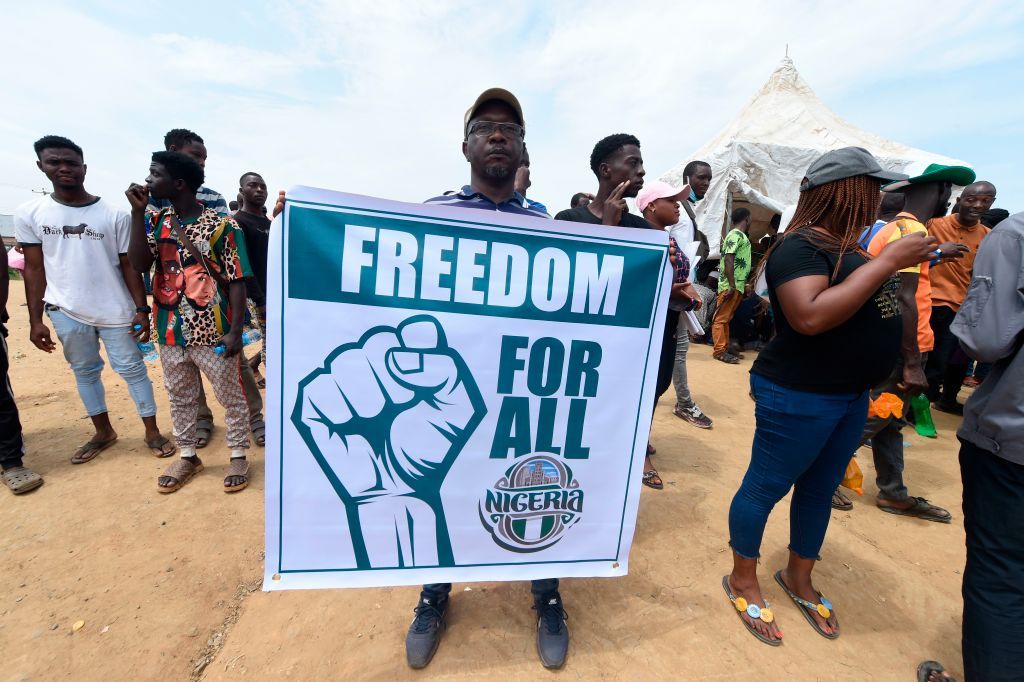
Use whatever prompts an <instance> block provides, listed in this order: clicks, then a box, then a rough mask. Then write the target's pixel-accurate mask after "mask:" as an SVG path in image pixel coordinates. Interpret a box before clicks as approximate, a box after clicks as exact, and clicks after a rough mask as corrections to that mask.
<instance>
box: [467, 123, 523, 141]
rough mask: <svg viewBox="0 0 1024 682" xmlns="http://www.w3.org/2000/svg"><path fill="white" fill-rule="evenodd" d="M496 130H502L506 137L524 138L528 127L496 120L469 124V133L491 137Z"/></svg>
mask: <svg viewBox="0 0 1024 682" xmlns="http://www.w3.org/2000/svg"><path fill="white" fill-rule="evenodd" d="M495 130H500V131H501V134H502V135H505V136H506V137H515V138H519V139H522V138H523V137H524V136H525V135H526V129H525V128H523V126H521V125H519V124H518V123H497V122H495V121H477V122H475V123H474V124H473V125H471V126H469V133H470V134H471V135H476V136H477V137H489V136H491V135H493V134H494V131H495Z"/></svg>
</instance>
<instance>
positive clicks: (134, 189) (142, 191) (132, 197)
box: [124, 182, 149, 213]
mask: <svg viewBox="0 0 1024 682" xmlns="http://www.w3.org/2000/svg"><path fill="white" fill-rule="evenodd" d="M124 195H125V196H126V197H128V203H129V204H131V205H132V212H133V213H135V212H138V213H145V211H146V206H148V205H149V191H148V190H147V189H146V186H145V185H140V184H138V183H135V182H133V183H132V184H130V185H129V186H128V189H126V190H125V192H124Z"/></svg>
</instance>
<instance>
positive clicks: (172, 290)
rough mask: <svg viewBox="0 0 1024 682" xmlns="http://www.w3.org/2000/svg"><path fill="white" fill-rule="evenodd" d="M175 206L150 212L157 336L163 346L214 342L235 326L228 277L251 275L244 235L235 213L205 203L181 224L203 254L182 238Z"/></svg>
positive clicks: (149, 229)
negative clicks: (221, 281) (195, 215)
mask: <svg viewBox="0 0 1024 682" xmlns="http://www.w3.org/2000/svg"><path fill="white" fill-rule="evenodd" d="M174 223H175V219H174V209H173V208H167V209H163V210H162V211H153V210H151V211H147V212H146V231H147V232H148V235H147V241H148V243H149V250H150V252H151V253H152V254H153V259H154V261H155V267H156V274H155V276H154V277H153V304H154V306H153V307H154V311H153V312H154V316H155V322H156V330H157V336H156V341H157V343H160V344H162V345H165V346H215V345H217V343H218V342H219V341H220V337H222V336H223V335H224V334H227V333H228V332H229V331H230V330H231V325H230V320H231V310H230V308H229V300H228V291H227V288H226V287H224V286H221V285H220V284H219V283H218V282H217V279H216V277H217V276H220V277H222V278H223V279H224V280H226V281H227V282H233V281H235V280H239V279H242V278H245V277H252V270H251V269H250V268H249V258H248V254H247V253H246V250H245V238H244V236H243V235H242V230H241V228H240V227H239V226H238V223H236V222H235V220H234V218H230V217H227V218H225V217H224V216H221V215H219V214H218V213H217V211H215V210H214V209H213V208H206V209H204V210H203V212H202V213H201V214H199V217H198V218H196V219H195V220H190V221H186V222H184V223H183V224H182V230H183V231H184V233H185V235H186V236H187V237H188V238H189V240H191V241H192V244H193V245H195V247H196V250H197V251H199V254H200V255H201V256H203V261H204V262H202V263H199V262H197V261H196V259H195V258H193V257H192V254H191V252H190V251H189V249H188V247H186V246H184V245H183V244H182V243H181V242H179V241H178V238H177V236H176V233H175V230H174V227H173V226H174Z"/></svg>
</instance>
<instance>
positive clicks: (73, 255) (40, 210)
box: [14, 135, 176, 464]
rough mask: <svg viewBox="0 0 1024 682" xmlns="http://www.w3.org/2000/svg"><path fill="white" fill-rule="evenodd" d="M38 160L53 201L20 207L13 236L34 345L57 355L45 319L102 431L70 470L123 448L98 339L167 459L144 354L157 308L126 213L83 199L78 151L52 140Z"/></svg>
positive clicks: (153, 446) (155, 447) (38, 147)
mask: <svg viewBox="0 0 1024 682" xmlns="http://www.w3.org/2000/svg"><path fill="white" fill-rule="evenodd" d="M35 151H36V157H37V159H38V160H37V162H36V165H37V166H38V167H39V170H41V171H43V173H44V174H45V175H46V177H47V178H48V179H49V180H50V182H51V183H53V193H52V194H47V195H43V196H42V197H40V198H38V199H33V200H32V201H29V202H26V203H24V204H22V205H21V206H19V207H18V208H17V210H16V211H15V214H14V232H15V236H16V237H17V239H18V242H19V243H20V244H21V246H22V247H23V249H24V252H25V273H24V274H25V298H26V299H27V301H28V314H29V323H30V326H31V331H30V338H31V340H32V343H33V344H34V345H35V346H36V347H37V348H39V349H40V350H43V351H46V352H47V353H52V352H53V351H54V349H56V347H57V345H56V344H55V343H54V342H53V340H52V339H51V337H50V329H49V328H48V327H47V326H46V323H45V322H44V321H43V312H44V311H45V312H46V314H47V316H48V317H49V318H50V323H51V324H53V328H54V330H55V331H56V332H57V338H58V339H59V340H60V343H61V346H62V347H63V350H64V357H65V358H66V359H67V361H68V364H70V365H71V369H72V370H73V371H74V373H75V381H76V383H77V384H78V395H79V396H80V397H81V399H82V403H83V404H84V405H85V410H86V413H87V414H88V415H89V418H90V419H92V423H93V426H94V427H95V429H96V432H95V434H94V435H93V437H92V438H90V439H89V441H88V442H86V443H85V444H84V445H82V446H81V447H80V448H78V449H77V450H76V451H75V453H74V455H72V457H71V463H72V464H83V463H85V462H88V461H89V460H91V459H93V458H94V457H96V455H98V454H99V453H100V452H102V451H103V450H105V449H107V448H108V447H110V446H111V445H113V444H114V441H116V440H117V433H116V432H115V431H114V427H113V426H112V425H111V423H110V416H109V415H108V414H107V403H106V399H105V394H104V390H103V382H102V380H101V379H100V374H101V372H102V371H103V359H102V358H101V357H100V341H101V340H102V341H103V345H104V347H105V348H106V351H107V358H108V359H109V360H110V366H111V367H113V369H114V371H115V372H117V373H118V374H120V375H121V378H123V379H124V380H125V382H126V383H127V384H128V392H129V393H130V394H131V397H132V400H134V401H135V408H136V410H137V412H138V414H139V416H140V417H141V418H142V422H143V424H144V425H145V431H146V434H145V442H146V446H147V447H149V448H150V450H152V452H153V454H154V455H156V456H157V457H169V456H171V455H173V454H174V453H175V451H176V448H175V446H174V445H173V444H172V443H171V442H170V441H169V440H168V439H167V438H165V437H164V436H163V434H161V433H160V429H159V428H158V427H157V424H156V402H155V400H154V399H153V384H152V383H151V382H150V380H149V376H148V374H147V372H146V363H145V362H144V361H143V359H142V353H141V352H140V350H139V347H138V342H146V341H148V340H149V333H150V322H149V312H150V309H149V306H148V305H147V304H146V292H145V289H144V288H143V285H142V276H141V275H139V273H137V272H136V271H135V270H134V269H132V267H131V265H130V264H129V263H128V256H127V252H128V237H129V228H130V222H129V217H128V213H127V212H126V211H123V210H120V209H118V208H115V207H114V206H112V205H110V204H108V203H107V202H105V201H103V200H102V199H100V198H99V197H97V196H93V195H92V194H89V193H88V192H87V191H86V190H85V184H84V183H85V172H86V166H85V163H84V162H83V156H82V149H81V147H79V146H78V145H76V144H75V143H74V142H72V141H71V140H69V139H67V138H64V137H59V136H56V135H47V136H46V137H44V138H42V139H40V140H38V141H37V142H36V143H35Z"/></svg>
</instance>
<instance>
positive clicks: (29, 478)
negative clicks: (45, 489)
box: [0, 467, 43, 495]
mask: <svg viewBox="0 0 1024 682" xmlns="http://www.w3.org/2000/svg"><path fill="white" fill-rule="evenodd" d="M0 476H2V478H3V481H4V485H6V486H7V488H8V489H9V490H10V491H11V492H12V493H14V494H15V495H24V494H25V493H27V492H31V491H33V490H35V489H36V488H38V487H39V486H41V485H42V484H43V477H42V476H40V475H39V474H37V473H36V472H34V471H32V470H31V469H29V468H28V467H11V468H10V469H7V470H5V471H4V472H3V474H2V475H0Z"/></svg>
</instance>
